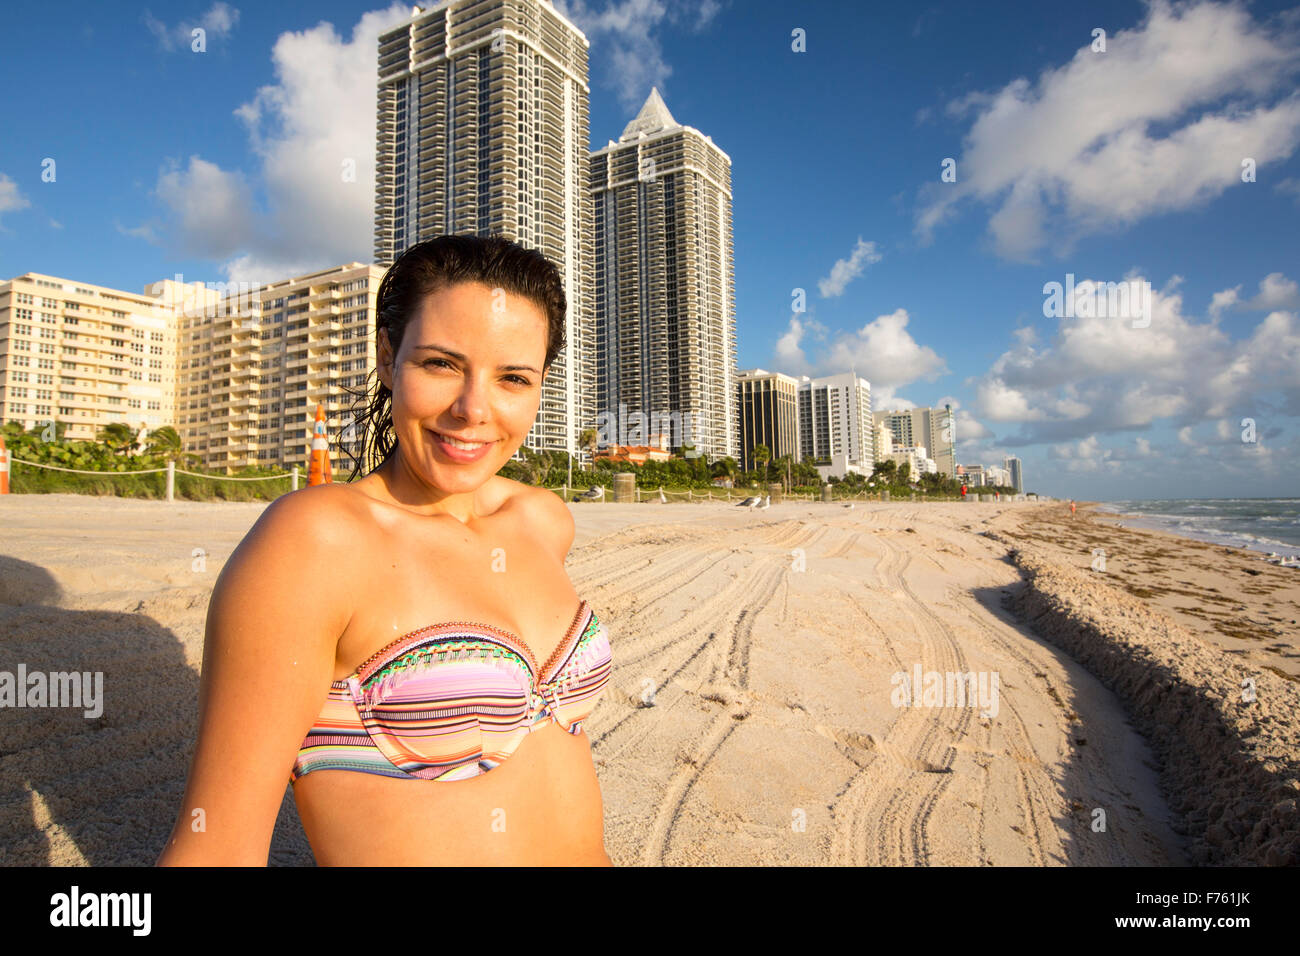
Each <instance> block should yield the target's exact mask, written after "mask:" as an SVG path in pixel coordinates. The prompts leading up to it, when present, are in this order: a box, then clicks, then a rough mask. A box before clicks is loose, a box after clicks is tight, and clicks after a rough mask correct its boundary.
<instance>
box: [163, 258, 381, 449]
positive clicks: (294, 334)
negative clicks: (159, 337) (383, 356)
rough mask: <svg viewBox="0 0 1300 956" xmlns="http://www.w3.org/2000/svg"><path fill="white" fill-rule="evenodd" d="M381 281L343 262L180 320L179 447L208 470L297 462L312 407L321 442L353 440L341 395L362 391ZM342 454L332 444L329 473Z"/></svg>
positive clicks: (348, 401) (307, 444) (307, 442)
mask: <svg viewBox="0 0 1300 956" xmlns="http://www.w3.org/2000/svg"><path fill="white" fill-rule="evenodd" d="M383 274H384V270H383V269H381V268H380V267H378V266H375V265H369V264H364V263H360V262H351V263H347V264H345V265H340V266H334V267H332V268H329V269H323V270H320V271H319V272H312V273H309V274H307V275H302V276H297V277H294V278H290V279H283V280H280V281H278V282H273V283H271V284H270V285H266V286H257V287H255V288H253V289H251V290H248V291H247V292H244V291H243V290H240V294H239V301H236V302H232V301H230V297H229V296H227V297H226V298H225V299H223V301H222V302H221V303H219V305H218V306H217V307H216V308H209V309H203V310H186V311H187V312H189V313H190V314H181V315H180V316H179V317H178V319H177V321H178V323H179V327H180V338H181V346H180V363H179V364H180V369H179V375H178V396H177V398H178V401H177V404H178V412H179V415H178V419H177V422H178V424H177V430H178V431H179V432H180V434H181V438H182V440H183V442H184V447H185V450H186V451H192V452H195V453H196V454H198V455H199V456H200V457H202V459H203V462H204V465H205V466H206V467H208V468H214V469H219V468H224V469H226V470H231V469H235V468H242V467H248V466H261V467H274V466H279V465H292V464H304V463H305V462H306V461H307V458H308V453H309V451H310V449H311V436H312V427H313V424H314V422H315V416H316V406H317V404H320V405H322V406H323V407H324V409H325V416H326V425H327V428H328V431H329V433H330V435H331V436H332V437H333V436H338V435H340V434H342V435H343V437H344V438H345V439H352V438H353V432H352V431H351V430H348V429H346V426H347V425H348V423H349V422H350V421H351V414H350V412H351V406H352V404H353V401H354V396H353V394H351V393H350V392H349V389H353V390H357V391H360V390H361V389H363V388H364V387H365V386H366V384H367V383H366V378H367V375H368V373H369V372H370V370H371V369H373V368H374V367H375V359H376V355H375V339H374V318H375V303H376V300H377V297H378V293H379V282H380V280H381V279H382V278H383ZM348 444H349V445H350V447H351V449H352V451H353V452H354V453H355V452H358V451H359V446H358V445H357V444H355V442H354V441H351V442H348ZM343 452H344V449H343V447H342V445H341V444H339V443H335V442H333V441H331V461H332V463H333V467H334V468H335V471H336V472H337V471H338V470H339V469H340V468H345V467H350V465H351V458H348V457H345V455H344V454H343Z"/></svg>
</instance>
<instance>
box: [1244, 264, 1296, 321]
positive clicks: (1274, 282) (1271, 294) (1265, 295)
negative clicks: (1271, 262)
mask: <svg viewBox="0 0 1300 956" xmlns="http://www.w3.org/2000/svg"><path fill="white" fill-rule="evenodd" d="M1238 308H1241V309H1253V310H1257V311H1260V312H1271V311H1272V310H1274V309H1295V308H1300V285H1297V284H1296V282H1295V281H1294V280H1293V279H1288V278H1287V277H1286V276H1284V275H1282V273H1280V272H1270V273H1269V274H1268V275H1267V276H1265V277H1264V278H1263V279H1262V280H1260V283H1259V295H1257V296H1255V297H1254V298H1253V299H1248V300H1247V301H1245V302H1242V303H1241V304H1240V305H1239V306H1238Z"/></svg>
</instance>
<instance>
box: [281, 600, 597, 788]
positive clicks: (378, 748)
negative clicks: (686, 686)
mask: <svg viewBox="0 0 1300 956" xmlns="http://www.w3.org/2000/svg"><path fill="white" fill-rule="evenodd" d="M610 666H611V656H610V646H609V634H608V632H607V630H606V629H605V625H604V624H602V623H601V622H600V621H599V619H597V617H596V614H595V612H594V611H593V610H592V609H591V608H590V607H589V606H588V604H587V602H586V601H582V602H581V603H580V604H579V605H578V611H577V613H576V614H575V615H574V618H573V622H572V623H571V624H570V625H569V630H568V631H567V632H566V633H565V636H564V639H563V640H562V641H560V643H559V645H558V646H557V647H556V648H555V651H554V652H553V653H552V654H551V657H550V659H548V660H547V662H546V664H545V665H544V666H542V667H540V668H539V667H538V666H537V659H536V658H535V657H534V656H533V652H532V650H531V649H530V648H529V647H528V645H527V644H525V643H524V642H523V640H521V639H520V638H519V637H517V636H516V635H514V634H512V633H510V632H509V631H505V630H502V629H501V628H497V627H493V626H491V625H488V624H475V623H471V622H466V621H452V622H448V623H445V624H431V625H429V626H427V627H422V628H420V629H419V630H416V631H412V632H411V633H409V634H406V635H403V636H402V637H399V638H398V639H397V640H395V641H393V642H392V643H391V644H389V645H388V646H386V647H384V648H382V649H381V650H379V651H377V652H376V653H375V654H373V655H372V656H371V657H370V658H368V659H367V660H366V661H365V662H364V663H363V664H362V665H361V666H360V667H358V668H357V669H356V670H355V671H353V672H352V674H350V675H349V676H348V677H346V678H345V679H343V680H338V681H334V682H332V683H331V684H330V690H329V695H328V697H327V698H326V700H325V705H324V707H323V708H322V709H321V712H320V715H319V716H318V717H317V718H316V720H315V722H314V723H313V724H312V727H311V730H309V731H308V733H307V737H306V738H305V739H304V740H303V742H302V747H301V748H299V750H298V756H297V759H296V760H295V761H294V765H293V770H292V771H291V773H290V775H289V780H290V782H291V783H292V782H296V781H297V780H298V778H299V777H301V776H302V775H303V774H306V773H311V772H312V771H313V770H357V771H360V772H362V773H377V774H382V775H383V776H386V777H406V778H422V779H425V780H466V779H468V778H470V777H476V776H478V775H479V774H481V773H486V772H487V771H489V770H492V769H493V768H495V767H497V766H499V765H500V764H501V762H502V761H504V760H506V759H507V758H508V757H509V756H510V755H511V754H512V753H514V751H515V748H516V747H518V746H519V742H520V741H521V740H523V739H524V738H525V737H527V736H528V735H529V734H530V733H532V732H533V731H534V730H538V729H540V728H542V727H544V726H546V725H547V724H549V723H551V722H552V721H554V722H555V723H557V724H559V725H560V727H561V728H563V729H564V730H567V731H568V732H569V733H571V734H578V733H580V732H581V731H582V722H583V720H585V719H586V718H587V716H588V715H590V713H591V712H592V710H593V709H594V708H595V706H596V702H597V701H598V700H599V699H600V696H601V694H602V692H603V691H604V688H605V684H606V683H607V682H608V681H609V673H610Z"/></svg>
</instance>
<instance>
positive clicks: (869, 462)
mask: <svg viewBox="0 0 1300 956" xmlns="http://www.w3.org/2000/svg"><path fill="white" fill-rule="evenodd" d="M588 48H589V43H588V41H587V39H586V37H585V36H584V35H583V34H582V33H581V31H579V30H578V29H577V27H575V26H574V25H573V24H572V23H571V22H570V21H569V20H568V19H567V18H566V17H564V16H563V15H562V14H561V13H559V12H558V11H557V10H556V9H555V8H554V7H553V6H552V5H551V3H550V2H548V0H443V2H440V3H437V4H436V5H432V6H429V7H426V8H420V7H415V8H414V10H413V13H412V15H411V17H410V19H409V20H408V21H407V22H406V23H405V24H404V25H402V26H399V27H397V28H395V29H393V30H390V31H388V32H386V33H384V34H382V35H381V36H380V37H379V43H378V90H377V96H378V110H377V119H376V156H375V162H376V169H375V207H374V245H373V251H374V262H373V263H361V262H349V263H344V264H341V265H337V266H333V267H330V268H326V269H322V270H320V271H318V272H313V273H310V274H307V275H300V276H293V277H284V278H280V279H277V280H276V281H273V282H271V283H270V284H269V285H263V286H254V287H251V288H245V287H241V288H233V287H232V285H233V284H228V283H207V284H204V283H194V282H191V283H185V282H184V281H182V280H181V277H176V278H174V279H166V280H163V281H160V282H157V283H154V284H152V285H151V286H149V287H147V288H146V289H145V290H144V292H143V293H131V292H123V291H120V290H117V289H111V288H106V287H101V286H97V285H91V284H89V283H86V282H83V281H80V280H78V279H75V278H60V277H57V276H53V275H46V274H43V273H34V272H32V273H26V274H24V275H21V276H17V277H15V278H12V279H9V280H7V281H3V282H0V417H2V418H3V419H4V420H5V421H14V420H16V421H18V422H20V423H22V424H24V425H25V427H28V428H32V427H35V426H38V425H44V424H46V423H48V422H51V421H59V422H63V423H65V424H66V433H65V436H64V437H65V438H68V439H72V440H79V439H81V440H93V438H94V437H95V435H96V434H98V432H99V431H100V430H101V429H102V428H103V427H104V426H105V425H108V424H110V423H113V422H122V423H125V424H128V425H130V426H131V427H132V428H138V429H146V430H153V429H155V428H158V427H161V426H164V425H171V426H173V427H175V428H176V430H177V431H178V432H179V433H180V435H181V440H182V443H183V447H184V450H185V451H186V452H190V453H194V454H196V455H198V456H199V457H200V459H201V460H202V461H203V463H204V465H205V466H206V467H208V468H210V469H213V470H223V469H224V470H226V471H231V470H235V469H238V468H242V467H246V466H250V465H260V466H279V467H286V466H288V465H291V464H300V463H302V462H303V461H305V460H306V458H307V456H308V452H309V449H310V441H311V434H312V423H313V420H314V415H315V410H316V406H317V405H318V404H319V405H322V406H324V408H325V411H326V415H327V419H328V428H329V432H330V434H331V435H332V436H341V443H342V445H343V446H344V447H350V442H351V441H352V436H350V435H349V430H348V429H347V428H346V426H347V425H348V424H349V423H350V422H351V418H350V417H349V409H350V408H351V407H352V406H353V404H354V400H355V396H356V395H357V394H359V393H360V392H362V390H364V389H365V388H366V387H367V385H368V383H369V381H370V379H371V376H370V372H371V371H372V370H373V369H374V367H375V360H376V351H375V338H374V330H375V307H376V299H377V293H378V287H379V283H380V280H381V278H382V276H383V274H384V271H385V269H386V267H387V265H388V264H390V263H391V262H392V261H393V260H394V259H395V258H396V256H397V255H398V254H400V252H402V251H403V250H405V249H406V248H408V247H409V246H411V245H413V244H415V243H417V242H420V241H422V240H426V239H431V238H435V237H437V236H439V235H444V234H448V233H470V234H477V235H492V234H502V235H506V236H508V237H510V238H512V239H514V240H516V241H518V242H519V243H521V244H523V245H525V246H527V247H530V248H535V249H538V250H540V251H541V252H542V253H544V254H545V255H546V256H547V257H548V258H549V259H550V260H551V261H552V262H554V263H555V264H556V266H557V268H558V269H559V271H560V274H561V276H562V278H563V281H564V286H565V293H566V297H567V300H568V305H569V308H568V315H567V328H566V341H567V346H566V348H565V350H564V351H563V352H562V353H561V354H560V356H559V357H558V358H557V359H556V362H555V364H554V365H553V366H552V367H551V370H550V371H549V373H548V375H547V377H546V379H545V381H544V382H543V386H542V400H541V405H540V408H539V412H538V416H537V420H536V422H535V423H534V425H533V428H532V429H531V430H530V432H529V434H528V436H527V438H526V439H525V441H524V444H525V445H526V446H527V447H528V448H531V449H533V450H535V451H563V452H568V453H570V454H572V455H575V456H577V457H578V458H579V459H580V460H589V459H590V458H592V457H593V456H594V457H595V458H597V459H599V458H605V459H608V460H610V461H616V462H624V463H628V464H631V465H639V464H642V463H645V462H647V461H656V460H665V459H667V458H669V457H672V456H674V455H685V456H686V457H701V456H702V457H704V458H705V460H706V461H707V462H712V461H714V460H716V459H718V458H722V457H728V456H729V457H731V458H733V459H736V460H737V462H738V463H739V464H740V465H741V467H742V468H744V469H746V470H748V469H752V468H753V467H754V466H755V464H757V462H756V461H755V459H754V449H755V448H756V447H757V446H760V445H762V446H764V447H766V449H767V450H768V454H769V456H770V458H769V460H771V459H777V458H780V457H782V456H786V455H788V456H790V458H791V460H793V461H796V462H810V463H813V464H814V465H815V466H816V467H817V470H818V471H819V473H820V474H821V476H822V478H823V479H827V478H830V477H844V476H847V475H849V474H851V473H857V474H861V475H864V476H870V475H871V473H872V471H873V470H874V468H875V466H876V465H877V463H880V462H883V461H894V462H896V463H897V464H898V465H899V466H900V467H902V466H903V465H906V466H907V468H908V470H909V472H910V474H911V475H912V477H913V478H914V479H915V478H916V477H919V476H921V475H925V474H934V473H937V474H942V475H947V476H949V477H959V476H963V472H962V469H961V467H960V466H958V465H957V463H956V435H955V430H954V422H953V414H952V409H951V408H950V407H947V406H945V407H944V408H909V409H888V410H881V411H873V409H872V404H871V385H870V383H869V382H868V381H867V380H866V379H864V378H861V377H860V376H858V375H857V373H856V371H854V370H852V369H850V370H848V371H845V372H842V373H840V374H835V375H828V376H823V377H819V378H810V377H808V376H806V375H804V376H799V377H795V376H791V375H786V374H783V373H781V372H769V371H765V370H763V369H752V370H749V371H743V372H741V371H738V370H737V368H736V331H735V290H734V261H733V235H732V234H733V224H732V196H731V160H730V157H728V155H727V154H726V153H724V152H723V151H722V150H721V149H719V148H718V147H717V146H716V145H715V144H714V143H713V141H712V139H711V138H710V137H709V136H707V135H705V134H703V133H701V132H700V131H699V130H696V129H694V128H692V127H690V126H684V125H682V124H680V123H678V122H677V121H676V120H675V119H674V118H673V116H672V114H671V113H670V112H669V110H668V107H667V105H666V104H665V103H664V101H663V98H662V97H661V96H660V95H659V92H658V90H657V89H652V90H651V91H650V93H649V96H648V98H647V99H646V101H645V105H644V106H643V107H642V109H641V111H640V112H639V113H638V114H637V115H636V117H634V118H633V119H632V120H631V121H630V122H629V123H628V124H627V125H626V127H625V128H624V129H623V131H622V133H621V135H620V136H619V138H618V139H617V140H612V139H611V140H609V141H608V143H607V145H606V146H604V147H602V148H600V149H598V150H594V151H589V150H588V149H587V146H586V144H587V143H588V142H589V133H590V125H589V104H588V101H589V88H588V84H587V75H588V74H587V69H588V68H587V61H588ZM629 421H631V422H632V423H633V427H632V428H630V429H629V428H627V427H626V425H627V423H628V422H629ZM611 422H614V423H616V425H615V426H614V427H611V425H610V423H611ZM645 423H649V424H648V425H647V424H645ZM588 429H591V430H593V431H595V432H596V433H597V440H596V441H595V442H588V441H586V440H585V439H584V438H583V432H584V431H586V430H588ZM353 450H355V449H353ZM331 451H332V454H333V455H335V456H339V455H341V453H342V451H343V448H341V447H340V445H339V443H335V444H333V445H332V449H331ZM1008 461H1014V462H1015V471H1014V475H1015V480H1016V481H1017V482H1019V476H1020V472H1019V460H1018V459H1014V460H1013V459H1008ZM336 464H342V462H336ZM978 467H979V466H968V469H967V470H968V471H969V469H970V468H978ZM975 474H978V475H979V476H980V480H984V476H985V471H984V470H983V469H980V470H979V471H978V472H976V473H973V474H966V475H964V479H965V480H967V481H971V480H973V477H974V475H975ZM1018 486H1019V485H1018V484H1017V487H1018Z"/></svg>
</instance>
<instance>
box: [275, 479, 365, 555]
mask: <svg viewBox="0 0 1300 956" xmlns="http://www.w3.org/2000/svg"><path fill="white" fill-rule="evenodd" d="M356 499H357V492H355V491H350V490H348V488H347V486H346V485H345V484H343V483H341V482H336V483H334V484H330V485H309V486H307V487H306V488H299V489H298V490H297V491H291V492H289V493H288V494H284V495H281V496H280V497H279V498H276V499H275V501H273V502H271V505H270V507H268V508H267V509H266V511H264V512H263V513H262V517H261V518H260V519H259V520H258V525H263V524H265V525H266V526H267V527H268V529H269V528H272V527H273V528H274V529H275V532H276V533H277V534H280V535H290V536H292V537H294V538H296V539H297V540H299V541H301V542H302V543H311V544H315V545H322V544H329V543H332V542H342V541H347V540H348V539H349V538H350V537H351V536H352V535H353V533H354V531H355V528H356V520H357V507H358V502H357V500H356Z"/></svg>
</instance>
